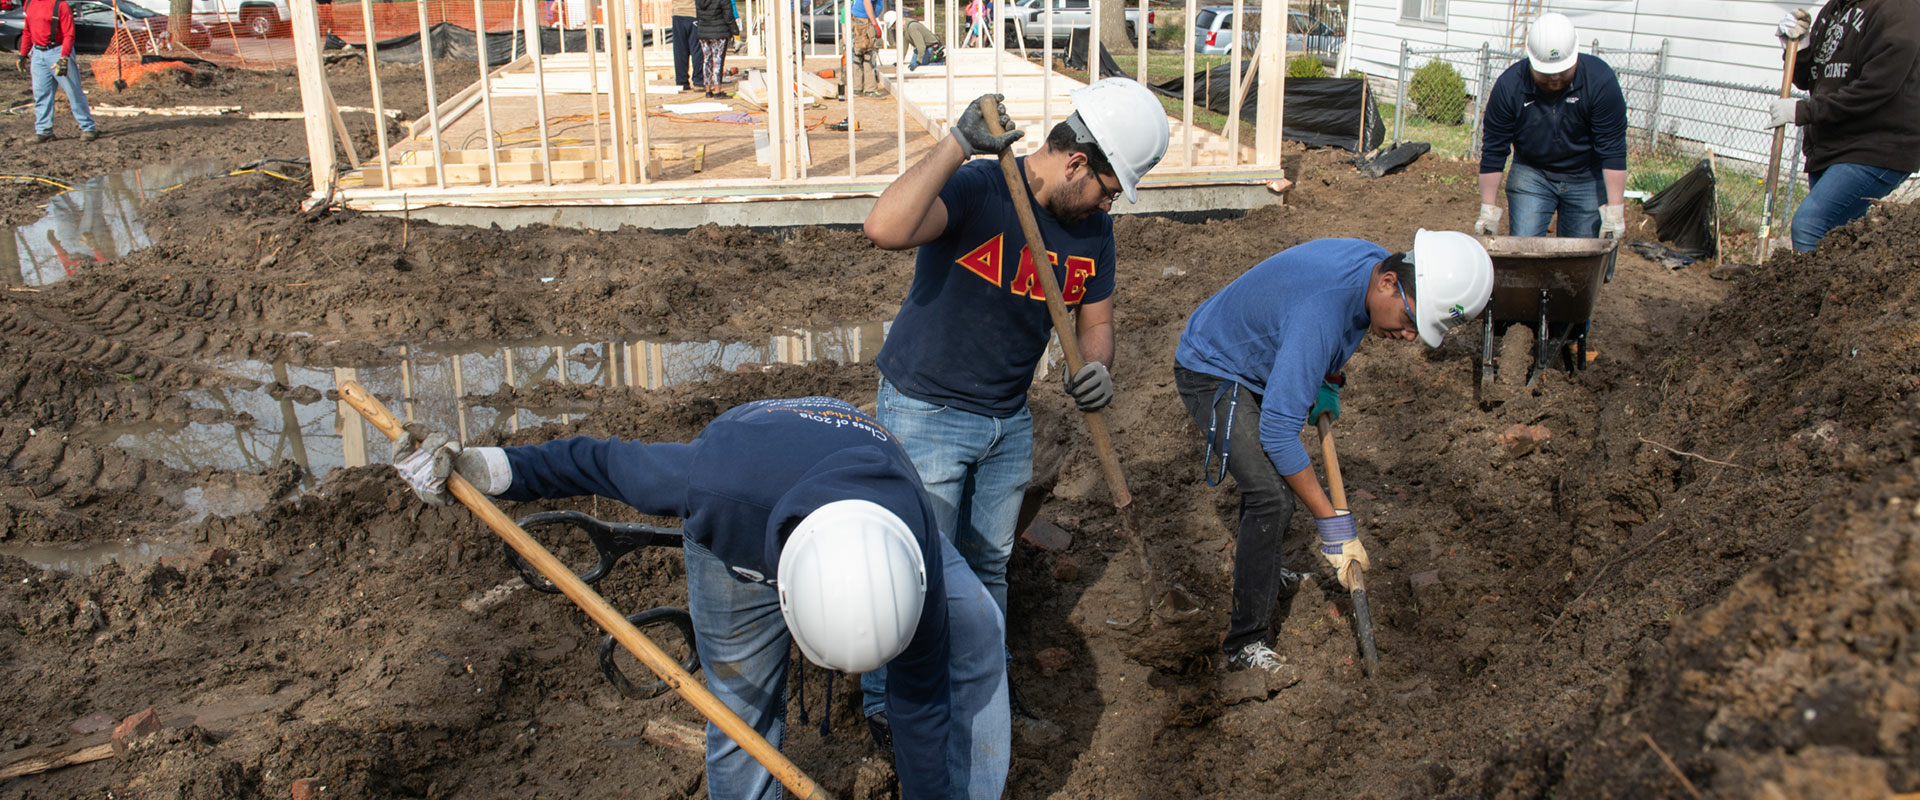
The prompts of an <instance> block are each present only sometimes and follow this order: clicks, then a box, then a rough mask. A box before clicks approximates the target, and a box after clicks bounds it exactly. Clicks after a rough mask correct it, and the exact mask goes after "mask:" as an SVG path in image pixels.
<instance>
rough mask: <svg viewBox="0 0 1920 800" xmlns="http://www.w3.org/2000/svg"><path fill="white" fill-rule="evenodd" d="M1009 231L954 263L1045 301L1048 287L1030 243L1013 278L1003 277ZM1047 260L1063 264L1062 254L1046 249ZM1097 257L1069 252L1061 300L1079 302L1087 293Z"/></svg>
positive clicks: (1017, 292)
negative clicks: (1041, 278) (1043, 279)
mask: <svg viewBox="0 0 1920 800" xmlns="http://www.w3.org/2000/svg"><path fill="white" fill-rule="evenodd" d="M1005 246H1006V234H996V235H994V237H993V238H991V239H988V240H987V241H986V242H985V243H983V244H981V245H980V246H979V247H975V248H973V249H972V250H969V251H967V254H966V255H963V256H961V257H959V258H958V259H955V262H954V263H957V264H959V265H960V266H962V267H965V268H966V270H967V271H968V272H971V273H973V274H974V275H977V276H979V277H980V278H981V279H982V280H985V281H986V282H988V283H991V284H993V285H995V286H1004V287H1006V289H1007V291H1009V292H1012V293H1014V294H1016V295H1019V296H1021V297H1027V298H1031V299H1034V300H1040V301H1045V300H1046V299H1047V293H1046V290H1045V289H1044V288H1043V287H1042V286H1041V284H1040V273H1039V270H1038V268H1037V267H1036V266H1035V265H1034V263H1033V253H1032V251H1031V250H1029V249H1028V248H1027V247H1025V246H1022V247H1021V248H1020V268H1019V269H1018V270H1017V271H1015V272H1014V275H1013V282H1012V283H1010V284H1009V283H1006V282H1005V281H1004V280H1003V279H1004V278H1005V277H1006V276H1005V271H1004V269H1003V268H1002V266H1003V265H1002V259H1003V258H1004V255H1003V254H1004V253H1005V252H1006V247H1005ZM1047 263H1048V264H1050V265H1052V266H1056V267H1057V266H1059V265H1060V254H1059V253H1056V252H1053V251H1051V250H1049V251H1047ZM1094 266H1095V265H1094V261H1093V259H1091V258H1087V257H1085V256H1067V279H1066V280H1065V281H1063V282H1062V283H1061V285H1060V301H1061V302H1063V303H1066V304H1067V305H1076V304H1078V303H1079V302H1080V301H1081V300H1082V299H1083V298H1085V297H1086V296H1087V280H1088V279H1090V278H1092V277H1093V275H1094Z"/></svg>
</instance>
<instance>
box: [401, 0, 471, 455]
mask: <svg viewBox="0 0 1920 800" xmlns="http://www.w3.org/2000/svg"><path fill="white" fill-rule="evenodd" d="M413 7H414V8H415V9H417V10H418V11H419V12H420V65H421V67H422V69H424V70H425V71H426V77H427V114H428V116H429V117H431V119H432V123H433V127H432V129H431V130H432V132H433V180H434V185H435V186H437V187H439V188H441V189H445V188H447V159H446V150H445V149H444V148H443V147H441V143H440V95H439V93H438V92H436V91H434V81H433V47H432V41H431V39H430V38H429V37H430V36H431V34H430V33H429V32H428V30H427V0H414V2H413ZM463 441H464V439H463Z"/></svg>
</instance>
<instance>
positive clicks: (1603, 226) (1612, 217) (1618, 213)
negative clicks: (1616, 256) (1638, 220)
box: [1600, 203, 1627, 239]
mask: <svg viewBox="0 0 1920 800" xmlns="http://www.w3.org/2000/svg"><path fill="white" fill-rule="evenodd" d="M1625 235H1627V204H1625V203H1621V204H1620V205H1611V204H1609V205H1604V206H1601V207H1600V238H1602V239H1618V238H1620V237H1622V236H1625Z"/></svg>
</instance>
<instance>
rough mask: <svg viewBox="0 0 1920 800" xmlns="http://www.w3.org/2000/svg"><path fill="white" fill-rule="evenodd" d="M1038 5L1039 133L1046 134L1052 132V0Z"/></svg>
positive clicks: (1044, 0)
mask: <svg viewBox="0 0 1920 800" xmlns="http://www.w3.org/2000/svg"><path fill="white" fill-rule="evenodd" d="M1040 7H1041V9H1042V10H1041V12H1040V15H1041V20H1040V135H1041V136H1046V135H1047V134H1049V133H1051V132H1053V0H1042V4H1041V6H1040ZM1069 113H1071V112H1069Z"/></svg>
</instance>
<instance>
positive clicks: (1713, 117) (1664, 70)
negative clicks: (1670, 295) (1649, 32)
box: [1388, 40, 1806, 248]
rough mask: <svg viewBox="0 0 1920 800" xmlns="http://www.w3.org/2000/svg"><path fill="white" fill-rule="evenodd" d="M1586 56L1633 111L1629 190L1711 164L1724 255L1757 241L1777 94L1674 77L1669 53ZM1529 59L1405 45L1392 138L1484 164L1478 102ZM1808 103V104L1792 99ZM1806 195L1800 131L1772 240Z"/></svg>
mask: <svg viewBox="0 0 1920 800" xmlns="http://www.w3.org/2000/svg"><path fill="white" fill-rule="evenodd" d="M1589 52H1591V53H1593V54H1594V55H1596V56H1599V57H1600V58H1602V59H1605V60H1606V62H1607V64H1608V65H1609V66H1611V67H1613V70H1614V73H1615V74H1616V75H1617V76H1618V77H1619V80H1620V89H1621V92H1622V94H1624V95H1625V98H1626V102H1627V181H1628V183H1627V188H1628V190H1629V191H1636V192H1645V193H1648V194H1652V193H1654V192H1657V191H1660V190H1661V189H1664V188H1666V187H1667V185H1668V184H1671V183H1673V181H1674V180H1676V179H1678V178H1679V177H1680V176H1681V175H1684V174H1686V172H1687V171H1688V170H1690V169H1692V168H1693V167H1694V166H1695V165H1696V164H1698V163H1699V162H1700V161H1701V160H1702V159H1705V158H1708V156H1709V154H1711V155H1712V158H1713V162H1714V166H1715V174H1716V176H1717V179H1718V180H1717V186H1718V196H1719V200H1718V205H1719V210H1720V222H1721V230H1722V235H1723V237H1724V242H1723V244H1724V246H1725V247H1726V248H1737V247H1740V246H1742V245H1743V244H1745V243H1747V242H1751V241H1752V237H1753V236H1754V234H1755V232H1756V231H1758V230H1759V229H1760V228H1761V226H1762V225H1763V224H1764V219H1763V218H1764V216H1765V207H1766V202H1765V200H1766V189H1765V182H1766V170H1767V162H1768V159H1769V155H1770V153H1771V150H1772V143H1773V131H1772V129H1770V128H1768V127H1767V107H1768V101H1769V100H1771V99H1773V98H1775V97H1778V96H1779V91H1778V89H1776V88H1770V87H1765V86H1746V85H1740V84H1733V83H1726V82H1722V81H1712V80H1705V79H1701V78H1696V77H1692V76H1688V75H1680V74H1675V73H1672V72H1669V71H1668V67H1669V58H1668V43H1667V41H1666V40H1662V41H1661V43H1660V46H1659V47H1657V48H1653V49H1634V50H1627V49H1608V48H1603V47H1601V46H1600V44H1599V42H1597V41H1596V42H1594V43H1593V44H1592V47H1591V48H1590V50H1589ZM1524 58H1526V54H1524V53H1511V52H1506V51H1504V50H1497V49H1494V48H1493V47H1491V46H1488V45H1482V46H1481V47H1476V48H1415V47H1412V46H1411V45H1410V44H1409V43H1407V42H1405V41H1403V42H1401V45H1400V65H1399V70H1398V75H1397V77H1396V79H1395V81H1394V83H1393V85H1392V86H1391V87H1388V88H1391V89H1392V90H1393V94H1392V96H1393V98H1394V108H1393V111H1392V113H1393V131H1394V133H1393V138H1394V140H1395V141H1426V142H1428V143H1430V144H1431V145H1432V146H1433V150H1434V152H1435V153H1438V154H1440V155H1444V156H1448V157H1453V158H1463V159H1474V160H1477V159H1479V157H1480V145H1481V134H1482V131H1481V130H1480V127H1481V126H1480V121H1481V116H1482V110H1483V109H1482V105H1481V103H1482V101H1483V99H1484V98H1485V97H1486V93H1487V90H1488V89H1490V88H1491V87H1492V86H1493V84H1494V82H1495V81H1496V80H1498V79H1499V78H1500V74H1501V73H1502V72H1505V71H1506V69H1507V68H1508V67H1510V66H1512V65H1513V64H1514V63H1515V62H1517V61H1520V60H1521V59H1524ZM1796 96H1800V97H1804V96H1805V95H1804V94H1799V93H1796ZM1805 194H1806V176H1805V175H1803V174H1801V171H1800V129H1799V128H1796V127H1789V128H1788V131H1787V141H1786V143H1785V146H1784V147H1783V148H1782V149H1781V172H1780V181H1779V188H1778V194H1777V195H1776V197H1775V199H1774V206H1773V224H1774V227H1775V233H1776V235H1777V234H1779V233H1780V232H1781V231H1780V229H1781V228H1782V227H1783V226H1784V223H1785V221H1786V220H1787V219H1790V218H1791V217H1792V214H1793V206H1794V205H1795V204H1796V203H1797V202H1798V200H1799V199H1800V198H1801V197H1803V196H1805Z"/></svg>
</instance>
